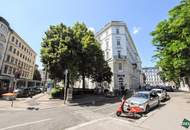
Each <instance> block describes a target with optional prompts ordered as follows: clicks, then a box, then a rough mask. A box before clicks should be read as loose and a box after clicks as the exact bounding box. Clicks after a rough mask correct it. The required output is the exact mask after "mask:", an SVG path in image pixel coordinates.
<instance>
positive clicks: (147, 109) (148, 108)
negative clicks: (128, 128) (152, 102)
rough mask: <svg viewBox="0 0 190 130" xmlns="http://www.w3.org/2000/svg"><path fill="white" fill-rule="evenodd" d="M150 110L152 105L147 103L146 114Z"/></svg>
mask: <svg viewBox="0 0 190 130" xmlns="http://www.w3.org/2000/svg"><path fill="white" fill-rule="evenodd" d="M149 111H150V106H149V105H147V106H146V110H145V114H147V113H148V112H149Z"/></svg>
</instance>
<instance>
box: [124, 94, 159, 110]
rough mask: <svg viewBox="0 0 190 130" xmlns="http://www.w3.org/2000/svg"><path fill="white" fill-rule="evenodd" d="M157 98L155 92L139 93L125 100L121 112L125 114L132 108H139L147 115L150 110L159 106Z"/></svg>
mask: <svg viewBox="0 0 190 130" xmlns="http://www.w3.org/2000/svg"><path fill="white" fill-rule="evenodd" d="M159 104H160V100H159V96H158V95H157V93H156V92H155V91H139V92H137V93H136V94H135V95H133V96H132V97H131V98H129V99H127V100H126V102H125V104H124V106H123V110H124V111H125V112H127V111H128V110H129V108H130V107H132V106H139V107H140V108H141V109H142V110H143V111H142V112H144V113H148V112H149V111H150V109H151V108H153V107H155V106H159Z"/></svg>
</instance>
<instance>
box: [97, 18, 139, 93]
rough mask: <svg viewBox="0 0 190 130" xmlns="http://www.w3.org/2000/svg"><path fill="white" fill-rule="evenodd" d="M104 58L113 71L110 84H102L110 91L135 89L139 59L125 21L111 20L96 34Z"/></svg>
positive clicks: (137, 79) (137, 82)
mask: <svg viewBox="0 0 190 130" xmlns="http://www.w3.org/2000/svg"><path fill="white" fill-rule="evenodd" d="M96 39H97V40H98V41H99V42H100V43H101V48H102V50H103V51H104V56H105V60H106V61H108V64H109V66H110V67H111V71H112V72H113V77H112V82H111V84H107V85H106V84H104V86H106V87H108V89H109V90H110V91H114V90H120V89H121V88H122V87H124V88H125V89H136V88H138V87H139V85H140V75H141V59H140V57H139V55H138V52H137V49H136V47H135V44H134V42H133V40H132V38H131V35H130V33H129V31H128V28H127V25H126V23H124V22H122V21H111V22H109V23H108V24H106V25H105V26H104V27H103V28H102V29H101V30H100V31H99V32H98V33H97V34H96Z"/></svg>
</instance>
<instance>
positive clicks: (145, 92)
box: [137, 91, 151, 94]
mask: <svg viewBox="0 0 190 130" xmlns="http://www.w3.org/2000/svg"><path fill="white" fill-rule="evenodd" d="M150 92H151V91H138V92H137V93H143V94H149V93H150Z"/></svg>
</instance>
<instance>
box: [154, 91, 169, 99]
mask: <svg viewBox="0 0 190 130" xmlns="http://www.w3.org/2000/svg"><path fill="white" fill-rule="evenodd" d="M151 91H155V92H156V93H157V94H158V96H159V99H160V101H163V100H166V99H167V93H166V90H163V89H152V90H151Z"/></svg>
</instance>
